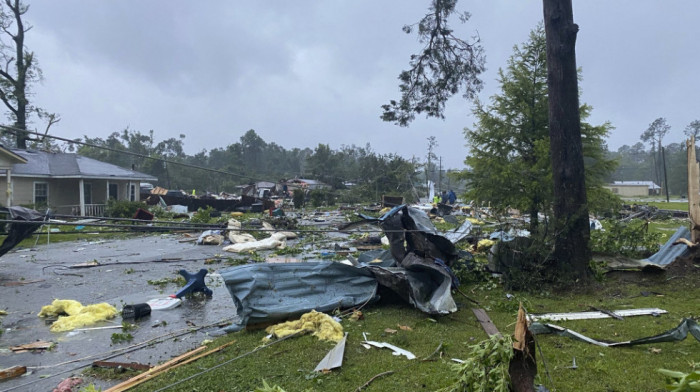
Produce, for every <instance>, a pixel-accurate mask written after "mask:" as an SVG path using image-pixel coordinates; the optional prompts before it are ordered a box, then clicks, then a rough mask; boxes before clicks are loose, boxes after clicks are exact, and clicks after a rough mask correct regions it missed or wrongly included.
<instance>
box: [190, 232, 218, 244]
mask: <svg viewBox="0 0 700 392" xmlns="http://www.w3.org/2000/svg"><path fill="white" fill-rule="evenodd" d="M196 243H197V245H221V244H223V243H224V235H223V231H221V230H205V231H204V232H203V233H202V234H201V235H200V236H199V238H197V242H196Z"/></svg>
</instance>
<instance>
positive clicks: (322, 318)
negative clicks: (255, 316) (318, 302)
mask: <svg viewBox="0 0 700 392" xmlns="http://www.w3.org/2000/svg"><path fill="white" fill-rule="evenodd" d="M265 331H267V333H270V334H272V335H273V336H275V337H276V338H283V337H285V336H289V335H293V334H295V333H299V332H304V331H305V332H304V333H308V332H313V336H316V337H317V338H319V339H321V340H332V341H334V342H339V341H340V340H341V339H342V338H343V326H342V325H340V324H339V323H338V322H337V321H335V320H333V318H332V317H331V316H329V315H327V314H325V313H319V312H317V311H315V310H312V311H311V312H309V313H305V314H303V315H301V318H300V319H299V320H294V321H287V322H284V323H280V324H276V325H272V326H269V327H267V329H266V330H265Z"/></svg>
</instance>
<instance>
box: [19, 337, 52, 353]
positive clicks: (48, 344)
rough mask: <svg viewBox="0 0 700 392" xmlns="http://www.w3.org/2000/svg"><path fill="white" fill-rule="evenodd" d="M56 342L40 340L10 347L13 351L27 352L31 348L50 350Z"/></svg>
mask: <svg viewBox="0 0 700 392" xmlns="http://www.w3.org/2000/svg"><path fill="white" fill-rule="evenodd" d="M54 344H55V343H53V342H45V341H43V340H39V341H37V342H34V343H28V344H22V345H20V346H12V347H10V350H12V351H13V352H26V351H29V350H48V349H50V348H51V347H53V346H54Z"/></svg>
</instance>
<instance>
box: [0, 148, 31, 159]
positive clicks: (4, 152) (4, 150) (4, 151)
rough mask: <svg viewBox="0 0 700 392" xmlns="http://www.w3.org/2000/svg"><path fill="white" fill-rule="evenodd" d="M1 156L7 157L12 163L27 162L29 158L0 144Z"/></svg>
mask: <svg viewBox="0 0 700 392" xmlns="http://www.w3.org/2000/svg"><path fill="white" fill-rule="evenodd" d="M0 156H2V157H4V158H5V159H7V161H8V162H12V163H27V160H26V159H24V158H23V157H21V156H19V155H17V154H15V152H14V151H12V150H9V149H7V148H5V146H3V145H2V144H0Z"/></svg>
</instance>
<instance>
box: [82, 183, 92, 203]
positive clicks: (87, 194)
mask: <svg viewBox="0 0 700 392" xmlns="http://www.w3.org/2000/svg"><path fill="white" fill-rule="evenodd" d="M83 202H84V203H85V204H92V184H91V183H89V182H86V183H84V184H83Z"/></svg>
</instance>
